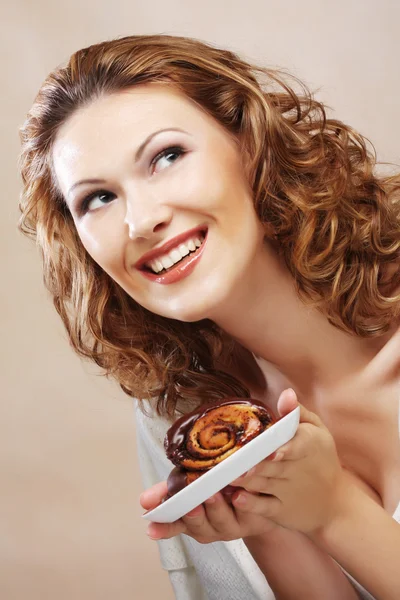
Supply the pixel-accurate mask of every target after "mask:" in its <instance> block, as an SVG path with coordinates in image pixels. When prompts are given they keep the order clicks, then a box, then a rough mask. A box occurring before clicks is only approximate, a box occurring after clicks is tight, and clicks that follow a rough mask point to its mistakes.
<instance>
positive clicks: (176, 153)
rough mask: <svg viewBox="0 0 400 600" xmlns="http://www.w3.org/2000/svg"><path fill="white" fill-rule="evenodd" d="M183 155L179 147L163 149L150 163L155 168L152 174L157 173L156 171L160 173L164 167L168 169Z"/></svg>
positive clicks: (182, 150)
mask: <svg viewBox="0 0 400 600" xmlns="http://www.w3.org/2000/svg"><path fill="white" fill-rule="evenodd" d="M184 153H185V151H184V149H183V148H182V147H181V146H171V147H169V148H165V149H164V150H162V151H161V152H159V153H158V154H157V155H156V156H155V157H154V158H153V160H152V161H151V164H152V165H154V166H155V167H157V168H154V172H156V173H158V171H162V170H163V169H164V168H165V167H169V166H170V165H171V164H172V163H174V162H176V161H177V159H178V158H179V157H180V156H182V154H184Z"/></svg>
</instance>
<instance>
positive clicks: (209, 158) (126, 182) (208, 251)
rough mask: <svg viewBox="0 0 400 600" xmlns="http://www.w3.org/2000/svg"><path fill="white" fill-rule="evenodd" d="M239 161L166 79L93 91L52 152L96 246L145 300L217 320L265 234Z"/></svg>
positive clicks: (96, 255)
mask: <svg viewBox="0 0 400 600" xmlns="http://www.w3.org/2000/svg"><path fill="white" fill-rule="evenodd" d="M241 161H242V157H241V153H240V150H239V146H238V145H237V144H236V143H235V141H234V140H233V139H232V137H231V136H230V135H229V134H228V133H227V132H226V131H225V130H224V129H223V128H222V127H221V126H220V125H219V124H218V123H217V122H216V121H215V120H214V119H212V118H211V117H210V116H208V115H207V114H205V112H204V111H203V110H202V109H201V108H199V107H198V106H197V105H196V104H195V103H193V102H192V101H190V100H189V99H187V98H186V97H185V96H183V95H181V94H180V93H179V92H178V91H176V90H175V89H174V88H172V87H171V86H165V85H162V84H146V85H141V86H137V87H134V88H131V89H129V90H127V91H124V92H119V93H116V94H113V95H109V96H105V97H102V98H100V99H97V100H95V101H93V103H92V104H90V105H89V106H87V107H85V108H82V109H80V110H79V111H77V112H76V113H74V115H73V116H72V117H71V118H70V119H69V120H68V121H67V122H66V123H64V125H63V126H62V128H61V129H60V131H59V133H58V135H57V139H56V142H55V146H54V151H53V165H54V171H55V174H56V178H57V181H58V184H59V187H60V189H61V191H62V193H63V195H64V198H65V200H66V202H67V204H68V206H69V208H70V211H71V213H72V216H73V219H74V222H75V225H76V228H77V231H78V234H79V236H80V239H81V240H82V243H83V245H84V247H85V248H86V250H87V251H88V253H89V254H90V255H91V256H92V258H93V259H94V260H95V261H96V262H97V263H98V264H99V265H100V266H101V267H102V268H103V269H104V270H105V271H106V272H107V273H108V274H109V275H110V277H112V278H113V279H114V280H115V281H116V282H117V283H118V284H119V285H120V286H121V287H122V288H123V289H124V290H125V291H126V292H127V293H128V294H129V295H130V296H131V297H132V298H133V299H134V300H136V301H137V302H138V303H139V304H141V305H142V306H144V307H145V308H147V309H148V310H150V311H152V312H154V313H157V314H159V315H162V316H164V317H169V318H172V319H177V320H181V321H196V320H199V319H203V318H210V319H213V320H218V315H219V314H220V313H221V311H223V310H224V302H225V301H226V300H228V299H229V297H231V294H232V293H234V292H235V290H236V289H241V288H243V285H245V284H246V275H247V274H248V273H249V272H250V271H253V275H254V269H255V268H256V262H257V261H255V258H256V256H257V255H258V254H259V253H260V248H261V247H262V243H263V236H264V233H263V227H262V225H261V223H260V222H259V220H258V218H257V215H256V213H255V210H254V207H253V201H252V195H251V190H250V187H249V185H248V183H247V180H246V178H245V175H244V172H243V168H242V162H241ZM82 180H84V182H82ZM87 180H92V181H87ZM200 243H201V245H200ZM149 253H150V254H149ZM182 257H183V258H182ZM176 261H178V262H176ZM172 263H174V264H173V266H171V265H172Z"/></svg>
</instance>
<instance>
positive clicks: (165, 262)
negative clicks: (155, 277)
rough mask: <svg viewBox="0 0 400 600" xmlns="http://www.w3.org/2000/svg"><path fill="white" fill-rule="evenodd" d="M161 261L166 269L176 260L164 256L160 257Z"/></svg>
mask: <svg viewBox="0 0 400 600" xmlns="http://www.w3.org/2000/svg"><path fill="white" fill-rule="evenodd" d="M160 262H161V264H162V266H163V267H164V269H169V268H170V267H172V265H173V264H174V261H173V260H171V259H170V257H169V256H163V257H162V258H160Z"/></svg>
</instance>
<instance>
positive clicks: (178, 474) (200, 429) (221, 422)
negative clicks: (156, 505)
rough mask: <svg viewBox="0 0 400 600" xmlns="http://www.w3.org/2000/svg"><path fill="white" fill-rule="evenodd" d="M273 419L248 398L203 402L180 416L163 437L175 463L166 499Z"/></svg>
mask: <svg viewBox="0 0 400 600" xmlns="http://www.w3.org/2000/svg"><path fill="white" fill-rule="evenodd" d="M275 421H276V419H275V417H274V415H273V414H272V413H271V411H270V410H269V409H268V408H267V407H266V406H265V405H264V404H263V403H262V402H260V401H258V400H254V399H251V398H250V399H248V398H227V399H225V400H221V401H216V402H212V403H207V404H203V405H202V406H200V407H198V408H197V409H195V410H194V411H192V412H191V413H189V414H187V415H183V416H182V417H180V418H179V419H178V420H177V421H176V422H175V423H174V424H173V425H172V427H170V428H169V430H168V431H167V434H166V436H165V439H164V448H165V452H166V454H167V457H168V458H169V460H170V461H171V462H172V463H173V464H174V465H175V468H174V469H173V470H172V471H171V473H170V475H169V477H168V480H167V485H168V496H167V498H169V497H171V496H173V495H174V494H176V493H177V492H179V491H180V490H181V489H183V488H184V487H186V486H187V485H189V484H190V483H192V481H194V480H196V479H198V478H199V477H201V475H203V474H204V473H205V472H207V471H209V470H210V469H212V467H214V466H215V465H217V464H219V463H220V462H222V461H223V460H225V459H226V458H228V456H231V455H232V454H233V453H234V452H237V450H239V449H240V448H242V446H244V445H245V444H248V442H250V441H251V440H252V439H254V438H255V437H257V436H258V435H259V434H260V433H262V432H263V431H265V430H266V429H267V428H268V427H270V426H271V425H272V424H273V423H275ZM227 487H228V488H229V486H227ZM167 498H166V499H167Z"/></svg>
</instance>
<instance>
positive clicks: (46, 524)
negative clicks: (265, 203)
mask: <svg viewBox="0 0 400 600" xmlns="http://www.w3.org/2000/svg"><path fill="white" fill-rule="evenodd" d="M399 22H400V3H399V2H398V0H381V1H380V2H377V1H376V0H374V1H371V0H336V2H331V1H327V0H302V1H301V2H300V1H298V2H297V1H296V0H285V2H279V1H278V0H275V1H270V0H264V1H262V0H259V1H256V0H247V1H246V2H239V1H236V0H235V1H233V0H232V1H229V0H224V1H218V0H213V1H212V2H211V1H205V0H203V1H202V2H192V1H191V0H185V1H183V0H182V1H179V0H168V2H163V1H161V0H151V1H150V2H143V3H142V2H138V1H134V0H131V1H129V2H128V1H122V0H114V1H113V2H112V3H110V2H109V1H108V0H96V1H94V0H86V1H85V2H82V1H77V0H69V1H68V2H62V3H60V2H50V1H49V0H36V1H35V2H31V1H30V0H25V1H23V0H19V1H18V0H16V1H14V2H12V3H11V1H9V3H8V5H7V4H5V3H3V4H2V8H1V9H0V23H1V24H0V28H1V35H0V45H1V48H0V63H1V64H0V67H1V71H0V72H1V84H2V87H1V93H0V103H1V110H0V123H1V125H0V126H1V145H0V151H1V162H0V168H1V207H2V210H1V219H0V226H1V235H0V248H1V254H0V259H1V298H0V302H1V305H0V306H1V313H0V315H1V349H0V352H1V357H0V365H1V366H0V369H1V402H0V482H1V491H0V598H1V599H2V600H11V599H12V600H28V599H29V600H46V599H52V600H53V599H57V600H72V599H73V600H80V599H84V600H106V599H107V600H108V599H111V598H112V599H117V600H128V599H133V598H134V599H137V600H154V599H156V598H162V599H163V600H171V599H172V598H173V593H172V589H171V587H170V584H169V581H168V577H167V574H166V573H165V572H163V571H162V569H161V567H160V565H159V561H158V551H157V547H156V544H155V542H152V541H151V540H149V539H148V538H147V536H146V534H145V530H146V524H145V522H144V520H142V519H141V513H142V510H141V508H140V505H139V501H138V496H139V494H140V492H141V489H142V486H141V480H140V473H139V471H138V465H137V461H136V446H135V444H136V440H135V423H134V417H133V410H132V408H133V401H132V399H130V398H128V397H127V396H125V395H124V394H123V393H122V392H121V391H120V390H119V388H118V386H117V385H116V384H114V383H112V382H109V381H107V380H105V379H104V378H103V377H101V376H99V374H98V372H97V371H96V369H95V368H94V367H93V366H91V365H90V364H84V363H82V362H81V361H80V359H79V358H78V357H76V356H75V355H74V354H73V352H72V350H71V349H70V347H69V343H68V341H67V339H66V335H65V333H64V330H63V327H62V325H61V322H60V321H59V319H58V317H57V315H56V313H55V311H54V309H53V307H52V304H51V301H50V299H49V297H48V295H47V293H46V292H45V290H44V288H43V284H42V274H41V264H40V259H39V255H38V253H37V251H36V249H35V246H34V244H33V243H32V242H30V241H28V240H26V239H24V238H23V237H22V235H20V234H19V233H17V230H16V222H17V217H18V211H17V203H18V195H19V190H20V180H19V175H18V171H17V156H18V152H19V139H18V127H19V126H20V125H21V124H22V122H23V120H24V118H25V115H26V113H27V111H28V110H29V108H30V106H31V103H32V101H33V99H34V96H35V94H36V92H37V90H38V88H39V86H40V84H41V83H42V81H43V80H44V78H45V77H46V75H47V74H48V72H49V71H50V70H51V69H53V68H54V67H56V66H57V65H60V64H61V63H64V62H65V61H66V60H67V59H68V57H69V56H70V54H71V53H72V52H74V51H75V50H77V49H78V48H81V47H83V46H87V45H89V44H91V43H95V42H99V41H102V40H104V39H111V38H114V37H118V36H123V35H129V34H143V33H169V34H181V35H188V36H192V37H196V38H200V39H203V40H205V41H210V42H212V43H215V44H218V45H220V46H225V47H227V48H230V49H232V50H235V51H237V52H239V53H241V54H242V55H243V56H244V57H246V58H248V59H252V60H254V61H256V62H259V63H261V64H263V65H264V66H280V67H284V68H286V69H288V70H289V71H292V72H293V73H294V74H295V75H297V76H298V77H300V78H302V79H303V80H304V81H305V82H306V83H307V84H308V85H309V86H310V87H311V88H312V89H313V90H315V91H316V93H317V97H318V98H319V99H322V100H324V101H326V102H327V103H328V104H329V105H330V106H331V107H332V109H333V114H334V116H335V117H336V118H340V119H342V120H344V121H345V122H347V123H350V124H352V125H353V126H354V127H355V128H357V129H358V130H360V131H361V133H363V134H364V135H366V136H367V137H368V138H370V139H371V140H372V141H373V142H374V144H375V147H376V149H377V153H378V159H380V160H382V161H391V162H394V163H400V146H399V134H400V127H399V123H398V106H399V94H400V76H399V73H400V70H399V56H400V36H399V32H398V24H399Z"/></svg>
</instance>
